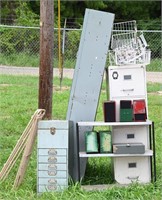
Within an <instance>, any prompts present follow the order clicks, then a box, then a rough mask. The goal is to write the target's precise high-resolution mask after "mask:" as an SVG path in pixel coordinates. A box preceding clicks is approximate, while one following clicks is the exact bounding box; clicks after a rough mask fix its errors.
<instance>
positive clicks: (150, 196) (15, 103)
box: [0, 75, 162, 200]
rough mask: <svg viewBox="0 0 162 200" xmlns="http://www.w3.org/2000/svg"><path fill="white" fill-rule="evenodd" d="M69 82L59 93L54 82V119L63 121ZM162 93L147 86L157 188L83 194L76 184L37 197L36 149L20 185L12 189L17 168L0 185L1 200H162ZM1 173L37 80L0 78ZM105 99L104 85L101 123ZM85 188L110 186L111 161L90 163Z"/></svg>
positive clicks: (32, 102)
mask: <svg viewBox="0 0 162 200" xmlns="http://www.w3.org/2000/svg"><path fill="white" fill-rule="evenodd" d="M71 83H72V81H71V80H69V79H64V80H63V84H62V91H60V88H59V79H57V78H55V79H54V94H53V119H65V117H66V111H67V106H68V98H69V93H70V86H71ZM159 90H162V87H161V85H160V84H149V85H148V92H149V93H148V106H149V118H150V119H151V120H153V121H154V122H155V133H156V151H157V154H156V160H157V182H156V185H154V184H152V183H150V184H148V185H140V184H132V185H130V186H128V187H124V188H120V187H112V188H111V189H107V190H104V191H93V192H86V191H84V190H83V189H82V188H81V187H80V184H79V183H75V184H74V183H72V182H71V184H70V186H69V189H68V190H65V191H64V192H60V193H57V192H56V193H44V194H42V195H40V196H37V193H36V184H37V183H36V165H37V164H36V162H37V159H36V154H37V152H36V145H35V147H34V151H33V153H32V156H31V159H30V162H29V165H28V170H27V173H26V175H25V179H24V181H23V184H22V185H21V186H20V187H19V188H18V189H17V190H15V189H12V185H13V182H14V178H15V174H16V172H17V168H18V164H19V163H17V165H16V166H15V167H14V168H13V169H12V171H11V173H10V174H9V176H8V178H7V179H6V181H5V182H3V183H0V200H15V199H17V200H36V199H40V200H47V199H53V200H55V199H66V200H67V199H72V200H75V199H76V200H80V199H86V200H87V199H88V200H91V199H93V200H99V199H102V200H106V199H110V200H127V199H128V200H129V199H130V200H134V199H139V200H161V196H162V171H161V170H162V145H161V143H162V134H161V133H162V96H160V95H158V94H157V93H156V92H157V91H159ZM0 91H1V92H0V102H1V103H0V110H1V114H0V169H1V168H2V166H3V164H4V163H5V161H6V159H7V158H8V156H9V155H10V153H11V151H12V149H13V147H14V146H15V144H16V142H17V140H18V138H19V137H20V135H21V134H22V132H23V130H24V129H25V127H26V125H27V123H28V122H29V119H30V117H31V116H32V114H33V113H34V111H35V110H36V109H37V105H38V100H37V98H38V77H30V76H23V77H21V76H7V75H1V76H0ZM105 99H106V92H105V84H104V85H103V87H102V91H101V97H100V101H99V108H98V110H97V120H103V111H102V101H103V100H105ZM83 181H84V184H89V183H91V184H94V183H95V184H102V183H103V184H106V183H112V182H113V178H112V172H111V165H110V159H108V158H103V159H102V158H100V159H96V158H95V159H89V161H88V164H87V169H86V175H85V179H84V180H83Z"/></svg>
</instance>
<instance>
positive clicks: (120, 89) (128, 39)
mask: <svg viewBox="0 0 162 200" xmlns="http://www.w3.org/2000/svg"><path fill="white" fill-rule="evenodd" d="M114 29H115V30H116V32H115V33H114V35H112V40H111V47H112V50H111V51H110V53H109V55H110V63H111V66H109V69H108V79H109V101H106V102H104V104H103V110H104V122H78V124H77V125H78V138H79V134H80V131H79V130H80V129H81V128H82V126H91V127H95V126H109V127H111V128H112V141H111V142H112V146H113V148H112V152H111V153H106V154H103V153H102V152H98V153H91V154H89V153H87V152H79V147H78V157H79V159H80V158H82V157H105V156H107V157H112V158H113V159H112V160H113V165H114V179H115V181H116V182H118V183H119V184H130V183H132V182H139V183H149V182H151V180H153V179H154V180H155V179H156V166H155V139H154V123H153V122H151V121H149V120H148V105H147V86H146V65H147V64H149V62H150V51H149V50H148V49H147V43H146V41H145V39H144V36H143V34H142V33H140V34H138V32H137V28H136V22H135V21H130V22H123V23H117V24H115V25H114ZM125 29H127V30H126V31H124V30H125ZM78 146H79V143H78ZM152 158H153V159H152ZM78 166H79V165H78ZM78 170H80V169H78ZM80 178H81V177H80Z"/></svg>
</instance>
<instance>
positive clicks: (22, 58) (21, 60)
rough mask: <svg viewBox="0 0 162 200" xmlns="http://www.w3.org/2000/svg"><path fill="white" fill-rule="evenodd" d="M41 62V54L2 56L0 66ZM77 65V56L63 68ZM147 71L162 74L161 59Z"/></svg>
mask: <svg viewBox="0 0 162 200" xmlns="http://www.w3.org/2000/svg"><path fill="white" fill-rule="evenodd" d="M56 57H57V56H55V57H54V58H55V59H54V68H57V67H58V59H57V58H56ZM39 62H40V58H39V54H37V55H36V54H27V53H15V54H9V55H6V54H1V56H0V65H6V66H17V67H38V66H39ZM75 63H76V56H75V55H74V56H73V57H71V58H67V57H66V56H65V57H64V62H63V65H64V66H63V67H64V68H72V69H73V68H74V67H75ZM147 71H153V72H162V62H161V58H152V59H151V63H150V64H149V65H148V66H147Z"/></svg>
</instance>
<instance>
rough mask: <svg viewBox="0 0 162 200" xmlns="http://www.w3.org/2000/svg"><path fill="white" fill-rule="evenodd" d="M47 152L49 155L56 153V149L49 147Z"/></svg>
mask: <svg viewBox="0 0 162 200" xmlns="http://www.w3.org/2000/svg"><path fill="white" fill-rule="evenodd" d="M48 154H49V155H57V151H56V149H49V151H48Z"/></svg>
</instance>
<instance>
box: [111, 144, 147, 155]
mask: <svg viewBox="0 0 162 200" xmlns="http://www.w3.org/2000/svg"><path fill="white" fill-rule="evenodd" d="M113 153H114V154H144V153H145V146H144V144H142V143H118V144H113Z"/></svg>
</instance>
